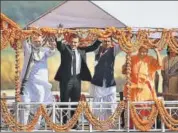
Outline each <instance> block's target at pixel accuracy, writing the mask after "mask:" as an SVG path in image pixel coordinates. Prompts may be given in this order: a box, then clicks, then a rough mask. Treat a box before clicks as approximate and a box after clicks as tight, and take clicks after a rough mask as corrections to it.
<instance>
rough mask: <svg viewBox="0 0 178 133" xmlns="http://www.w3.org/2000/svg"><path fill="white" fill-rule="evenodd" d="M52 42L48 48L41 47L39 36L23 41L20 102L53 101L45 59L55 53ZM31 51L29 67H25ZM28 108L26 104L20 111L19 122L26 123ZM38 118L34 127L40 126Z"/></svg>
mask: <svg viewBox="0 0 178 133" xmlns="http://www.w3.org/2000/svg"><path fill="white" fill-rule="evenodd" d="M54 43H55V42H54ZM54 43H53V45H52V46H51V47H50V48H47V47H42V38H41V36H40V37H36V38H34V39H33V41H32V43H31V42H27V40H26V41H24V43H23V47H24V65H23V69H22V73H21V81H23V79H24V78H25V79H26V83H25V85H24V91H23V94H22V95H21V101H22V102H25V103H29V102H41V103H43V102H53V96H52V93H51V88H52V85H51V84H50V83H49V80H48V68H47V59H48V57H50V56H52V55H54V53H55V44H54ZM31 53H32V58H31V61H30V65H29V66H30V67H28V69H27V65H28V62H29V58H30V55H31ZM25 73H28V74H27V76H25V75H26V74H25ZM29 109H30V108H29V106H26V110H25V111H24V112H23V113H22V115H23V116H22V118H21V122H22V123H24V124H27V121H28V117H29ZM40 119H41V118H40ZM40 119H39V121H38V123H37V125H36V127H35V128H36V129H37V128H39V126H40Z"/></svg>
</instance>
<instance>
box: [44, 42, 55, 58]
mask: <svg viewBox="0 0 178 133" xmlns="http://www.w3.org/2000/svg"><path fill="white" fill-rule="evenodd" d="M48 47H49V48H48V50H47V51H46V52H45V54H46V56H47V57H50V56H53V55H54V54H55V52H56V49H55V48H56V42H55V41H51V42H49V46H48Z"/></svg>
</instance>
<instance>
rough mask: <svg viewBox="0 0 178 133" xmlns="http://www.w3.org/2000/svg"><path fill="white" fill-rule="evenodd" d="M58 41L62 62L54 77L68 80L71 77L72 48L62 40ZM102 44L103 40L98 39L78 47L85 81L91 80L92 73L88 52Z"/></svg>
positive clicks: (58, 79) (81, 75)
mask: <svg viewBox="0 0 178 133" xmlns="http://www.w3.org/2000/svg"><path fill="white" fill-rule="evenodd" d="M56 42H57V49H58V50H59V52H60V53H61V64H60V66H59V68H58V70H57V73H56V76H55V78H54V79H55V80H57V81H68V80H69V79H70V77H71V63H72V49H71V48H70V46H69V45H65V44H62V42H61V41H56ZM100 44H101V42H100V41H99V40H96V41H95V42H94V43H93V45H91V46H88V47H86V48H78V52H79V53H80V55H81V70H80V77H81V80H83V81H91V74H90V71H89V69H88V67H87V64H86V53H87V52H92V51H94V50H96V49H97V48H98V47H99V45H100Z"/></svg>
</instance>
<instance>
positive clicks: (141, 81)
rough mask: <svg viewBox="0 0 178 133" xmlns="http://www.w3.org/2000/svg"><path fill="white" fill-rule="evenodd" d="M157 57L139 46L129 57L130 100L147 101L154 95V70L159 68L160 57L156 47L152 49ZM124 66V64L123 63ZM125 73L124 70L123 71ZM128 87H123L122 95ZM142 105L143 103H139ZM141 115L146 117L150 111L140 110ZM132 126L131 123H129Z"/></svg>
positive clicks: (125, 93)
mask: <svg viewBox="0 0 178 133" xmlns="http://www.w3.org/2000/svg"><path fill="white" fill-rule="evenodd" d="M154 50H155V52H156V55H157V59H155V58H154V57H153V56H149V55H148V49H146V48H145V47H141V48H140V49H139V51H138V54H137V55H133V56H132V57H131V86H130V100H131V101H149V100H153V99H154V98H155V97H156V93H155V90H154V75H155V72H156V71H157V70H159V69H161V63H162V61H161V57H160V53H159V51H158V50H157V49H154ZM125 66H126V65H125ZM123 69H125V67H123ZM123 74H126V71H123ZM127 92H128V88H127V87H125V89H124V96H125V97H126V96H127ZM140 106H141V107H143V106H144V105H143V104H142V105H140ZM140 113H141V115H142V116H143V117H142V118H144V117H147V116H148V115H149V114H150V113H149V112H148V111H146V110H142V111H141V112H140ZM131 126H132V123H131Z"/></svg>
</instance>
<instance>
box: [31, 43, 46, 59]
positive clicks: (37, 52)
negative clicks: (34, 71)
mask: <svg viewBox="0 0 178 133" xmlns="http://www.w3.org/2000/svg"><path fill="white" fill-rule="evenodd" d="M32 49H33V59H34V60H35V61H40V60H41V59H42V58H43V57H44V54H45V53H44V52H43V51H42V46H39V47H36V46H35V45H34V44H32Z"/></svg>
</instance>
